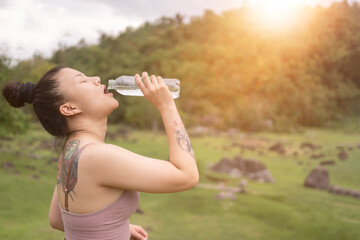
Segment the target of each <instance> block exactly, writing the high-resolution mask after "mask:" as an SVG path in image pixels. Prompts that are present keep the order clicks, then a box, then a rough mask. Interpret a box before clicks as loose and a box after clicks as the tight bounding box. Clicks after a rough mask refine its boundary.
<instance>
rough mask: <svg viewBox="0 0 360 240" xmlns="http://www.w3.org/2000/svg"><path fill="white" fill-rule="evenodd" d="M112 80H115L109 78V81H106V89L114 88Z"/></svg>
mask: <svg viewBox="0 0 360 240" xmlns="http://www.w3.org/2000/svg"><path fill="white" fill-rule="evenodd" d="M114 82H115V80H112V79H111V80H109V83H108V87H107V89H108V90H111V89H114V86H113V85H114Z"/></svg>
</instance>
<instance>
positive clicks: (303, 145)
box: [300, 142, 322, 149]
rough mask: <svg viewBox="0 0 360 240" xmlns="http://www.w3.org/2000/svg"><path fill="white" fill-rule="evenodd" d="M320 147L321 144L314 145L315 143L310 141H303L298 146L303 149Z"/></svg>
mask: <svg viewBox="0 0 360 240" xmlns="http://www.w3.org/2000/svg"><path fill="white" fill-rule="evenodd" d="M321 147H322V146H321V145H315V144H313V143H310V142H303V143H301V145H300V148H301V149H304V148H309V149H318V148H321Z"/></svg>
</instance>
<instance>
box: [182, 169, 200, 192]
mask: <svg viewBox="0 0 360 240" xmlns="http://www.w3.org/2000/svg"><path fill="white" fill-rule="evenodd" d="M198 183H199V172H198V171H197V170H196V171H195V172H194V173H192V174H190V175H189V176H188V177H187V180H186V184H185V190H189V189H191V188H193V187H195V186H196V185H197V184H198Z"/></svg>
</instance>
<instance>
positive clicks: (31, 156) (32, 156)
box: [28, 153, 41, 159]
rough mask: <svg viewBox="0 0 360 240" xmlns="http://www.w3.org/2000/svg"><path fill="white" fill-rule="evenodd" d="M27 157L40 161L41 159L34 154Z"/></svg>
mask: <svg viewBox="0 0 360 240" xmlns="http://www.w3.org/2000/svg"><path fill="white" fill-rule="evenodd" d="M28 157H29V158H31V159H40V158H41V156H39V155H36V154H32V153H31V154H29V155H28Z"/></svg>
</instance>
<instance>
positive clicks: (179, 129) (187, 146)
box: [174, 120, 195, 158]
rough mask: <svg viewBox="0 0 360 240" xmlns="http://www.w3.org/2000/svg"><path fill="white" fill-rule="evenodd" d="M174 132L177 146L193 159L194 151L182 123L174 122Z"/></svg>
mask: <svg viewBox="0 0 360 240" xmlns="http://www.w3.org/2000/svg"><path fill="white" fill-rule="evenodd" d="M174 131H175V132H176V135H177V136H176V141H177V143H178V144H179V146H180V147H181V148H182V149H183V150H184V151H185V152H187V153H189V154H190V155H191V156H192V157H193V158H195V154H194V150H193V147H192V145H191V142H190V138H189V136H188V134H187V133H186V130H185V127H184V124H183V123H182V121H181V120H180V121H176V120H175V121H174Z"/></svg>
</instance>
